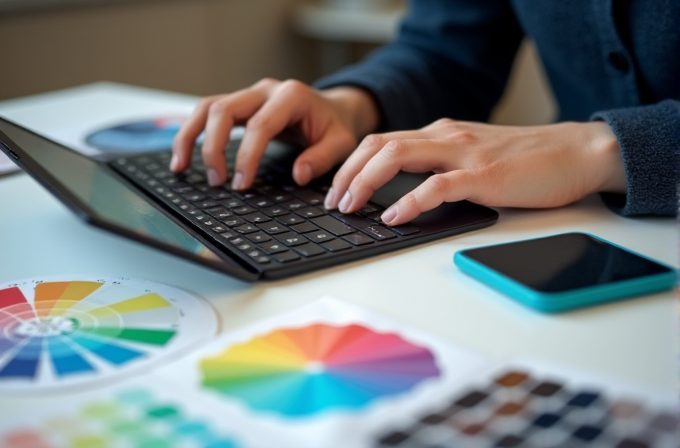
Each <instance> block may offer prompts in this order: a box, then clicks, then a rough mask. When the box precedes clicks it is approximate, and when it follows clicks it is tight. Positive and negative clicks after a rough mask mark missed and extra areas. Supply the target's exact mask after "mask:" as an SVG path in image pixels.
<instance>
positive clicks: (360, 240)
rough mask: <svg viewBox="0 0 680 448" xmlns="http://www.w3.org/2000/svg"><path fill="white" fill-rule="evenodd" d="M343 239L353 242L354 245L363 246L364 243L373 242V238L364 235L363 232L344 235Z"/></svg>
mask: <svg viewBox="0 0 680 448" xmlns="http://www.w3.org/2000/svg"><path fill="white" fill-rule="evenodd" d="M342 239H343V240H345V241H349V242H350V243H352V244H354V245H355V246H364V245H366V244H371V243H373V238H371V237H369V236H367V235H364V234H363V233H359V232H356V233H350V234H349V235H345V236H343V237H342Z"/></svg>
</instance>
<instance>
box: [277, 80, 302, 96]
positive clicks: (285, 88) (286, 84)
mask: <svg viewBox="0 0 680 448" xmlns="http://www.w3.org/2000/svg"><path fill="white" fill-rule="evenodd" d="M281 91H282V92H285V93H287V94H289V95H291V96H298V95H302V94H304V93H306V92H307V86H306V85H305V84H304V83H303V82H301V81H298V80H297V79H286V80H285V81H283V82H282V83H281Z"/></svg>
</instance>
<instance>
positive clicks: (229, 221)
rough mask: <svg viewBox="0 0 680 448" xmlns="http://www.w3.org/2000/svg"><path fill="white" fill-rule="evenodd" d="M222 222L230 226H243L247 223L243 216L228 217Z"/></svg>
mask: <svg viewBox="0 0 680 448" xmlns="http://www.w3.org/2000/svg"><path fill="white" fill-rule="evenodd" d="M222 222H223V223H225V224H226V225H228V226H229V227H236V226H241V225H243V224H245V223H246V222H245V221H244V220H242V219H241V218H227V219H223V220H222Z"/></svg>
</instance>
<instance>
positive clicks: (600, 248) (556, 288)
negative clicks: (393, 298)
mask: <svg viewBox="0 0 680 448" xmlns="http://www.w3.org/2000/svg"><path fill="white" fill-rule="evenodd" d="M464 254H465V256H467V257H468V258H470V259H472V260H475V261H477V262H478V263H480V264H482V265H485V266H486V267H488V268H490V269H492V270H495V271H497V272H498V273H500V274H503V275H505V276H506V277H510V278H511V279H513V280H515V281H516V282H518V283H522V284H524V285H526V286H528V287H530V288H532V289H535V290H537V291H541V292H548V293H556V292H564V291H568V290H572V289H577V288H584V287H590V286H596V285H602V284H607V283H613V282H618V281H622V280H629V279H634V278H639V277H646V276H649V275H655V274H662V273H668V272H671V269H669V268H668V267H666V266H663V265H661V264H659V263H656V262H654V261H652V260H649V259H647V258H643V257H641V256H639V255H636V254H634V253H632V252H629V251H627V250H625V249H622V248H620V247H617V246H614V245H612V244H610V243H607V242H606V241H602V240H600V239H597V238H594V237H592V236H590V235H587V234H583V233H566V234H561V235H554V236H550V237H545V238H538V239H533V240H525V241H518V242H513V243H507V244H500V245H496V246H488V247H481V248H477V249H470V250H466V251H464Z"/></svg>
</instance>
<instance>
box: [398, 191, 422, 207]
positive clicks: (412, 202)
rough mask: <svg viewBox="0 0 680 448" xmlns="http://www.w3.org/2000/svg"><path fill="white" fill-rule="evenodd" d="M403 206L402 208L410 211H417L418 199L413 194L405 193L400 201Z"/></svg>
mask: <svg viewBox="0 0 680 448" xmlns="http://www.w3.org/2000/svg"><path fill="white" fill-rule="evenodd" d="M400 202H401V203H402V204H403V205H404V208H406V209H410V210H419V209H420V202H419V201H418V197H417V196H416V194H415V193H414V192H409V193H406V194H405V195H404V196H403V197H402V198H401V201H400Z"/></svg>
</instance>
